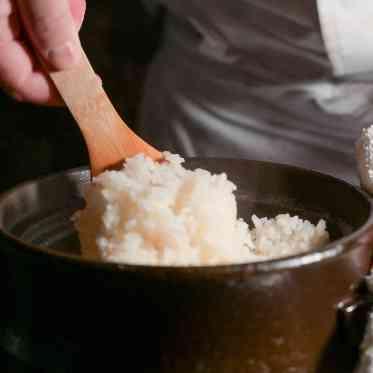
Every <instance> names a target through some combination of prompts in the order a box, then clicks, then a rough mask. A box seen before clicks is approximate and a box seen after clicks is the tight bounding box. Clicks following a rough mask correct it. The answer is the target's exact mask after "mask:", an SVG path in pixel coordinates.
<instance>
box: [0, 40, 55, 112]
mask: <svg viewBox="0 0 373 373" xmlns="http://www.w3.org/2000/svg"><path fill="white" fill-rule="evenodd" d="M0 77H1V79H0V80H1V82H0V85H1V86H2V87H3V89H4V90H5V91H6V92H7V93H8V94H10V96H12V97H13V98H15V99H17V100H18V101H29V102H33V103H35V104H43V105H56V104H60V102H61V99H60V97H59V95H58V93H57V92H56V90H55V88H54V86H53V85H52V83H51V82H50V80H49V79H48V77H47V76H46V75H45V74H44V72H43V71H42V70H41V69H40V68H38V67H37V66H35V64H34V60H33V56H32V53H31V51H30V50H29V48H28V46H27V44H26V43H25V42H22V41H18V40H13V41H11V42H9V43H7V45H6V48H1V47H0Z"/></svg>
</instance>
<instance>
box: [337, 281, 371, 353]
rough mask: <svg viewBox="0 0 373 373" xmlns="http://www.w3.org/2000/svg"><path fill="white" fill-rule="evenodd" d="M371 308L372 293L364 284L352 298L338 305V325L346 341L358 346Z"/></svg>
mask: <svg viewBox="0 0 373 373" xmlns="http://www.w3.org/2000/svg"><path fill="white" fill-rule="evenodd" d="M372 310H373V294H372V293H370V292H369V290H368V288H367V286H366V284H364V286H363V290H362V291H361V292H359V293H358V294H356V295H355V296H354V297H353V298H351V299H349V300H347V301H343V302H341V303H340V304H339V305H338V313H337V315H338V325H339V327H340V328H341V329H342V333H343V335H344V336H345V339H346V342H348V343H350V344H352V345H353V346H359V345H360V344H361V342H362V340H363V337H364V333H365V327H366V325H367V321H368V317H369V313H370V311H372Z"/></svg>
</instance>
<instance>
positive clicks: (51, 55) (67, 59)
mask: <svg viewBox="0 0 373 373" xmlns="http://www.w3.org/2000/svg"><path fill="white" fill-rule="evenodd" d="M79 59H80V53H79V49H78V48H77V46H76V45H73V44H72V43H71V42H67V43H65V44H63V45H62V46H60V47H57V48H54V49H51V50H49V51H48V62H49V64H50V65H51V67H52V68H54V69H58V70H62V69H68V68H69V67H72V66H74V65H75V64H76V63H77V62H78V61H79Z"/></svg>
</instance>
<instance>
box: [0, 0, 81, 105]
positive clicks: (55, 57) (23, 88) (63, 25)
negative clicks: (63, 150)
mask: <svg viewBox="0 0 373 373" xmlns="http://www.w3.org/2000/svg"><path fill="white" fill-rule="evenodd" d="M85 9H86V4H85V0H0V88H1V89H3V90H4V91H6V92H7V93H8V94H9V95H10V96H12V97H14V98H16V99H17V100H19V101H29V102H33V103H36V104H44V105H45V104H46V105H56V104H58V105H60V104H61V103H62V100H61V98H60V96H59V94H58V93H57V91H56V89H55V87H54V85H53V84H52V83H51V81H50V80H49V77H48V75H47V74H45V72H44V70H43V69H41V67H40V59H39V58H40V55H42V56H43V58H44V59H45V60H46V61H47V62H48V63H49V66H51V67H52V68H53V69H60V68H67V67H69V66H71V64H73V63H74V62H75V61H76V59H75V57H74V55H73V53H71V51H70V52H68V56H67V58H66V56H64V52H63V49H64V48H65V47H66V45H67V46H68V48H67V49H69V48H70V46H73V47H74V46H75V48H77V49H78V51H79V50H80V42H79V39H78V30H79V28H80V26H81V24H82V21H83V18H84V13H85ZM30 39H31V40H32V45H31V43H30ZM35 46H36V47H37V49H38V52H37V53H36V52H35ZM37 54H39V56H37ZM69 54H70V55H69ZM79 57H80V53H79V56H78V59H79Z"/></svg>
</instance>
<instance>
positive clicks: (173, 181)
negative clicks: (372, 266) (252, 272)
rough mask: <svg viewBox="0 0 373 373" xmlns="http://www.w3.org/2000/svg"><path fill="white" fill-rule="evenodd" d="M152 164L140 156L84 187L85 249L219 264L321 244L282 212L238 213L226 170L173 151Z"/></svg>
mask: <svg viewBox="0 0 373 373" xmlns="http://www.w3.org/2000/svg"><path fill="white" fill-rule="evenodd" d="M164 157H165V160H166V161H165V162H162V163H157V162H153V161H152V160H151V159H149V158H146V157H145V156H144V155H137V156H135V157H133V158H131V159H128V160H127V162H126V165H125V167H123V169H122V170H120V171H106V172H104V173H102V174H101V175H99V176H98V177H96V178H95V179H94V180H93V183H91V184H89V185H87V186H86V189H85V191H84V197H85V200H86V207H85V208H84V209H83V210H81V211H79V212H78V213H77V214H76V215H75V217H74V221H75V225H76V228H77V230H78V232H79V238H80V242H81V249H82V253H83V255H85V256H86V257H90V258H100V259H103V260H106V261H113V262H122V263H131V264H146V265H181V266H186V265H216V264H228V263H243V262H250V261H259V260H265V259H268V258H274V257H279V256H284V255H291V254H295V253H299V252H303V251H307V250H311V249H314V248H317V247H319V246H321V245H324V244H325V243H326V242H327V241H328V239H329V236H328V233H327V231H326V226H325V222H324V221H320V222H319V223H318V224H317V225H316V226H314V225H313V224H311V223H310V222H308V221H304V220H301V219H300V218H298V217H296V216H294V217H291V216H289V215H287V214H284V215H279V216H277V217H275V218H274V219H267V218H263V219H259V218H257V217H256V216H253V224H254V228H253V229H252V230H251V231H250V230H249V227H248V225H247V223H246V222H244V221H243V220H242V219H238V218H237V202H236V198H235V196H234V191H235V190H236V186H235V185H234V184H233V183H232V182H231V181H229V180H228V179H227V176H226V175H225V174H219V175H213V174H211V173H210V172H208V171H206V170H202V169H197V170H194V171H191V170H187V169H185V168H184V167H183V165H182V163H183V159H182V158H181V157H179V156H178V155H174V154H170V153H168V152H165V153H164Z"/></svg>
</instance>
